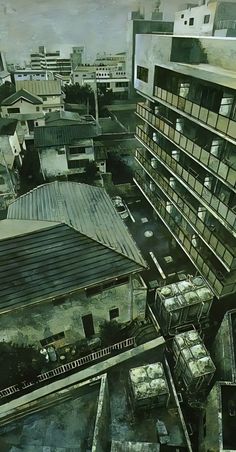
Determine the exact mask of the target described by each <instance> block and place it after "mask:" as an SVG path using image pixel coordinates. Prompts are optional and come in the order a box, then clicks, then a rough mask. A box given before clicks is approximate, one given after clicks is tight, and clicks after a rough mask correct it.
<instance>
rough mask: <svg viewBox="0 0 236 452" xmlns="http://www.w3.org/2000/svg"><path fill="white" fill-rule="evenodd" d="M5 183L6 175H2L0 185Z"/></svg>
mask: <svg viewBox="0 0 236 452" xmlns="http://www.w3.org/2000/svg"><path fill="white" fill-rule="evenodd" d="M4 184H5V179H4V177H1V176H0V185H4Z"/></svg>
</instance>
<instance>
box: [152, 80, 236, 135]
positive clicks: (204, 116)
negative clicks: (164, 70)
mask: <svg viewBox="0 0 236 452" xmlns="http://www.w3.org/2000/svg"><path fill="white" fill-rule="evenodd" d="M154 95H155V97H157V98H158V99H159V100H161V101H163V102H165V103H167V104H168V105H170V107H172V108H177V109H178V110H180V111H181V112H184V113H186V114H187V115H188V116H191V117H192V118H193V119H197V120H198V121H200V122H201V123H202V124H203V125H204V126H205V125H206V124H207V125H208V126H209V127H210V128H211V129H212V131H213V132H214V133H215V132H219V133H220V134H222V133H223V134H224V135H226V136H228V137H229V138H231V139H233V140H236V121H234V120H233V119H230V118H228V117H227V116H223V115H220V114H219V113H215V112H214V111H211V110H208V109H207V108H205V107H202V106H201V105H198V104H196V103H195V102H192V101H191V100H189V99H187V98H185V97H182V96H178V95H177V94H174V93H172V92H170V91H166V90H165V89H162V88H159V87H158V86H155V91H154Z"/></svg>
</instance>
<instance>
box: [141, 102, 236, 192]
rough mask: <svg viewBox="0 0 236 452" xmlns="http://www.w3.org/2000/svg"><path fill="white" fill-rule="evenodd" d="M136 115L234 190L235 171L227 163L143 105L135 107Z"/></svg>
mask: <svg viewBox="0 0 236 452" xmlns="http://www.w3.org/2000/svg"><path fill="white" fill-rule="evenodd" d="M137 114H138V115H139V116H140V117H141V118H143V119H145V120H146V121H148V122H149V123H150V124H151V125H152V126H153V127H154V128H156V129H157V130H158V131H159V132H161V133H162V134H163V135H165V136H167V137H168V138H169V139H170V140H171V141H172V142H173V143H174V144H176V145H177V146H178V147H179V148H180V149H182V150H183V151H184V152H185V154H187V155H189V156H190V157H191V158H193V159H194V160H196V161H197V162H199V163H201V165H202V166H204V167H205V168H206V170H207V171H210V172H212V173H213V174H215V175H216V176H217V178H218V179H220V180H221V181H222V182H223V183H224V184H225V183H227V185H229V186H230V187H231V188H234V189H235V187H236V170H235V169H233V168H231V167H230V166H229V163H228V161H227V162H226V161H225V162H223V161H221V160H220V159H219V158H218V157H216V156H215V155H213V154H211V153H210V152H209V151H207V150H206V149H204V148H201V147H200V146H199V145H198V144H196V143H195V142H194V141H193V140H190V139H189V138H187V137H186V136H185V135H184V134H183V133H181V132H179V131H178V130H176V129H175V128H174V127H173V126H171V124H170V122H169V121H168V120H167V119H164V118H163V117H162V118H160V117H157V116H155V115H154V114H153V113H152V112H151V111H150V110H149V109H148V108H147V107H144V105H143V104H138V105H137ZM235 128H236V123H235Z"/></svg>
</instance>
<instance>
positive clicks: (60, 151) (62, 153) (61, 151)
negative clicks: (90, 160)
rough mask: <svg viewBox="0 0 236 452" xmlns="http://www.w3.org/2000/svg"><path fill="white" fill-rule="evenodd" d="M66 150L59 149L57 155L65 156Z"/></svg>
mask: <svg viewBox="0 0 236 452" xmlns="http://www.w3.org/2000/svg"><path fill="white" fill-rule="evenodd" d="M64 154H65V149H57V155H64Z"/></svg>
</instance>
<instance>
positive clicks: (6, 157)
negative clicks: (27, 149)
mask: <svg viewBox="0 0 236 452" xmlns="http://www.w3.org/2000/svg"><path fill="white" fill-rule="evenodd" d="M17 124H18V121H17V119H12V118H0V163H2V164H4V165H7V168H9V169H13V168H19V167H21V165H22V158H21V151H22V145H21V144H20V141H19V138H18V135H17Z"/></svg>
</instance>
